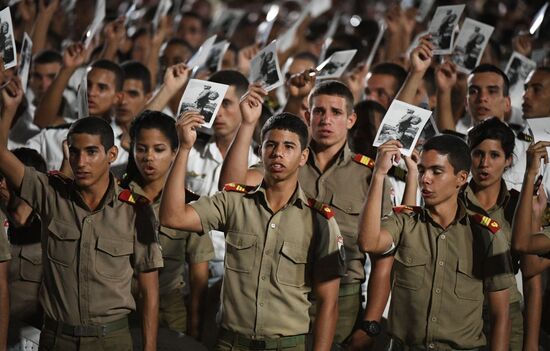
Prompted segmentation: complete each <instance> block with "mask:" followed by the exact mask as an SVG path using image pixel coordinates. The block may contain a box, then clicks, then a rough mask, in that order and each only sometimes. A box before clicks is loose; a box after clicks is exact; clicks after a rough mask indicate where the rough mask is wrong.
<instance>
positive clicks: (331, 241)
mask: <svg viewBox="0 0 550 351" xmlns="http://www.w3.org/2000/svg"><path fill="white" fill-rule="evenodd" d="M318 216H319V217H318V218H317V219H318V221H317V228H316V229H317V232H316V234H315V235H316V237H317V238H318V239H317V241H316V243H317V245H316V247H315V264H314V271H313V274H314V276H315V278H316V279H317V280H318V281H326V280H331V279H335V278H340V277H343V276H344V275H345V274H346V271H347V267H346V253H345V248H344V238H343V237H342V235H341V234H340V229H339V228H338V224H337V223H336V220H335V219H334V218H331V219H329V220H326V219H324V218H320V217H321V216H320V215H318Z"/></svg>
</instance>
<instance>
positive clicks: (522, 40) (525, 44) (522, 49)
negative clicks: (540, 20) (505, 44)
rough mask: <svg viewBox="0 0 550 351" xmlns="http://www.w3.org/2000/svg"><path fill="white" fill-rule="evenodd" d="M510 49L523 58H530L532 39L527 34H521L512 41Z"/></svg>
mask: <svg viewBox="0 0 550 351" xmlns="http://www.w3.org/2000/svg"><path fill="white" fill-rule="evenodd" d="M512 48H513V49H514V51H517V52H519V53H520V54H522V55H523V56H527V57H529V56H531V52H532V51H533V38H532V37H531V36H530V35H529V34H522V35H518V36H516V37H515V38H514V39H512Z"/></svg>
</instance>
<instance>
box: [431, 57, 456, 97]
mask: <svg viewBox="0 0 550 351" xmlns="http://www.w3.org/2000/svg"><path fill="white" fill-rule="evenodd" d="M456 77H457V74H456V65H455V64H454V63H453V62H451V61H445V62H444V63H443V64H441V65H439V66H438V67H437V68H436V70H435V84H436V86H437V89H438V90H441V91H450V90H451V89H452V88H453V86H454V85H455V84H456V79H457V78H456Z"/></svg>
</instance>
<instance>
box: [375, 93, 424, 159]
mask: <svg viewBox="0 0 550 351" xmlns="http://www.w3.org/2000/svg"><path fill="white" fill-rule="evenodd" d="M431 115H432V111H429V110H425V109H423V108H420V107H418V106H414V105H411V104H407V103H405V102H403V101H399V100H393V102H392V103H391V105H390V107H389V108H388V111H387V112H386V114H385V115H384V119H383V120H382V123H381V124H380V128H378V132H377V133H376V137H375V138H374V143H373V146H375V147H378V146H380V145H382V144H384V143H385V142H386V141H389V140H399V141H400V142H401V144H402V145H403V147H402V148H401V153H402V154H403V155H405V156H410V155H411V154H412V152H413V149H414V146H415V145H416V142H417V140H418V139H419V138H420V134H421V133H422V131H423V129H424V125H425V124H426V123H427V122H428V120H429V119H430V116H431Z"/></svg>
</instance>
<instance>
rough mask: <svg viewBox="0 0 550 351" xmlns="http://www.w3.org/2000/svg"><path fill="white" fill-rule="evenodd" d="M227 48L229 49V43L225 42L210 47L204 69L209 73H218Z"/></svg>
mask: <svg viewBox="0 0 550 351" xmlns="http://www.w3.org/2000/svg"><path fill="white" fill-rule="evenodd" d="M227 48H229V42H228V41H227V40H222V41H220V42H219V43H216V44H214V45H212V47H211V48H210V53H209V54H208V58H207V59H206V62H205V63H204V67H206V68H207V69H208V70H209V71H210V72H216V71H219V70H220V69H221V66H222V61H223V55H225V52H226V51H227Z"/></svg>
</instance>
